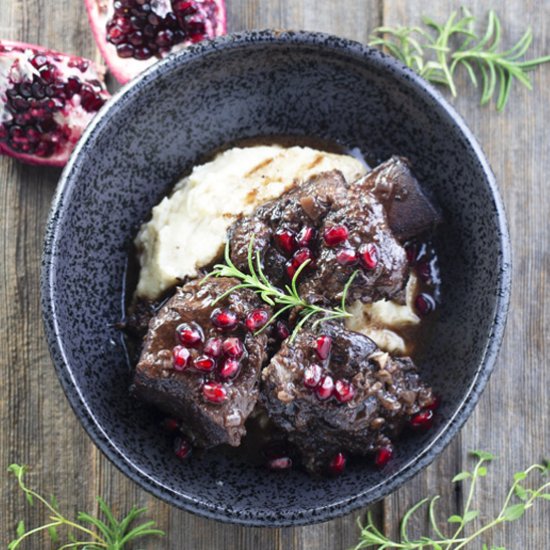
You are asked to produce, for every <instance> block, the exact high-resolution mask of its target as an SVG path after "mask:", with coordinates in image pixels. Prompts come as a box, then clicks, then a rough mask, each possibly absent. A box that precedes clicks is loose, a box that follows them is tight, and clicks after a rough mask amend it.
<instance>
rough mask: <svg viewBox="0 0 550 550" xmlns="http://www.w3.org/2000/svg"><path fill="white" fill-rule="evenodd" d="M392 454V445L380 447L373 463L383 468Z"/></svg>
mask: <svg viewBox="0 0 550 550" xmlns="http://www.w3.org/2000/svg"><path fill="white" fill-rule="evenodd" d="M392 456H393V449H392V447H388V446H386V447H380V449H378V451H377V452H376V455H375V457H374V464H375V465H376V466H378V468H383V467H384V466H385V465H386V464H387V463H388V462H389V461H390V460H391V458H392Z"/></svg>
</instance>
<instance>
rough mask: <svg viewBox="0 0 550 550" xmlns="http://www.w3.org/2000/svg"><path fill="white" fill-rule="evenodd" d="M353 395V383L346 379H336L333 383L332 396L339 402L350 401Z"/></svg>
mask: <svg viewBox="0 0 550 550" xmlns="http://www.w3.org/2000/svg"><path fill="white" fill-rule="evenodd" d="M354 395H355V388H354V387H353V384H351V383H350V382H348V381H347V380H336V383H335V384H334V397H336V399H337V400H338V401H339V402H340V403H347V402H348V401H351V400H352V399H353V396H354Z"/></svg>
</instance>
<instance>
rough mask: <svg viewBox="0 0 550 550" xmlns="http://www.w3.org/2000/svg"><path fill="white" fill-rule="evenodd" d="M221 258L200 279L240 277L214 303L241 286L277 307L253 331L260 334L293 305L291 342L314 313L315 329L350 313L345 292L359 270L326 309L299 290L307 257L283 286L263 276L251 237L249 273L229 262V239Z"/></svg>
mask: <svg viewBox="0 0 550 550" xmlns="http://www.w3.org/2000/svg"><path fill="white" fill-rule="evenodd" d="M224 261H225V264H216V265H215V266H214V268H213V269H212V271H211V272H210V273H209V274H208V275H207V276H206V277H205V278H204V279H203V281H204V280H206V279H208V278H209V277H212V276H213V277H233V278H235V279H239V280H240V281H242V282H241V283H239V284H237V285H234V286H233V287H231V288H230V289H229V290H227V291H226V292H224V293H223V294H221V295H220V296H218V297H217V298H216V299H215V300H213V301H212V305H213V306H214V305H216V304H217V303H218V302H220V301H221V300H223V299H224V298H226V297H227V296H229V295H230V294H231V293H232V292H234V291H235V290H238V289H240V288H248V289H250V290H252V291H254V292H255V293H256V294H257V295H258V296H259V297H260V298H261V299H262V300H263V301H264V302H265V303H266V304H268V305H270V306H271V307H273V308H275V309H277V311H276V312H275V313H274V314H273V315H272V316H271V318H270V319H269V321H268V322H267V323H266V324H265V325H264V326H263V327H262V328H261V329H260V330H258V331H257V332H256V333H255V334H259V333H261V332H262V331H264V330H265V329H266V328H267V327H268V326H269V325H270V324H271V323H273V322H274V321H275V320H276V319H277V318H278V317H280V316H281V315H283V314H284V313H285V312H288V311H290V310H291V309H294V308H296V311H297V312H298V315H299V321H298V322H297V323H296V325H295V327H294V330H293V332H292V335H291V337H290V342H293V341H294V338H295V337H296V335H297V334H298V332H299V331H300V330H301V329H302V327H303V326H304V325H305V323H306V322H307V321H308V320H310V319H311V318H312V317H314V316H316V315H317V316H320V317H319V319H316V320H315V322H314V323H313V327H314V328H315V327H316V326H317V325H318V324H319V323H322V322H324V321H330V320H333V319H342V318H345V317H351V313H349V312H348V311H347V309H346V298H347V295H348V291H349V287H350V286H351V284H352V283H353V280H354V279H355V277H356V275H357V273H358V272H357V271H355V272H354V273H352V275H351V276H350V278H349V279H348V281H347V282H346V284H345V286H344V288H343V291H342V299H341V302H340V306H338V307H336V308H334V309H329V308H325V307H321V306H319V305H317V304H310V303H309V302H307V301H306V300H304V299H303V298H302V297H301V296H300V294H299V293H298V279H299V277H300V274H301V273H302V272H303V271H304V269H305V268H306V267H307V266H308V264H309V263H310V260H307V261H305V262H304V263H303V264H301V265H300V267H299V268H298V269H297V270H296V273H295V274H294V276H293V277H292V280H291V282H290V285H285V287H284V289H281V288H278V287H276V286H274V285H273V284H272V283H271V282H270V281H269V279H268V278H267V277H266V275H265V273H264V270H263V268H262V262H261V259H260V252H259V251H258V250H256V254H254V238H252V239H250V242H249V243H248V254H247V261H248V273H245V272H243V271H241V270H240V269H239V268H238V267H237V266H236V265H235V264H234V263H233V262H232V261H231V254H230V247H229V242H227V243H226V246H225V252H224Z"/></svg>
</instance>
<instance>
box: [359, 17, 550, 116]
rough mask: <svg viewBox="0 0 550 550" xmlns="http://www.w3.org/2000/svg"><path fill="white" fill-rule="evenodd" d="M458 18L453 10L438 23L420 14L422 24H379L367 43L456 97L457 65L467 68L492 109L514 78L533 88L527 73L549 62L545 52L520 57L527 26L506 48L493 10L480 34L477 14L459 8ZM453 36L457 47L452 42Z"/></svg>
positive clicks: (526, 45)
mask: <svg viewBox="0 0 550 550" xmlns="http://www.w3.org/2000/svg"><path fill="white" fill-rule="evenodd" d="M461 15H462V17H460V16H459V14H458V12H456V11H453V12H452V13H451V15H450V16H449V18H448V19H447V21H446V22H445V23H443V24H440V23H437V22H436V21H434V20H433V19H431V18H428V17H425V18H423V22H424V24H425V25H426V27H427V29H424V28H421V27H403V26H401V27H378V28H376V29H375V30H374V31H373V33H372V35H371V37H370V42H369V44H370V45H371V46H382V47H384V48H386V50H387V51H388V52H389V53H390V54H391V55H393V56H394V57H396V58H397V59H399V60H400V61H402V62H403V63H404V64H405V65H407V66H408V67H411V68H412V69H413V70H414V71H416V72H417V73H418V74H420V76H422V77H424V78H425V79H426V80H429V81H430V82H433V83H435V84H441V85H443V86H447V87H448V88H449V89H450V91H451V94H452V95H453V96H455V97H456V95H457V87H456V82H455V76H456V72H457V69H459V68H460V67H462V68H463V69H465V70H466V72H467V74H468V76H469V77H470V80H471V81H472V84H473V85H474V86H476V87H477V86H478V83H479V80H481V89H482V92H481V100H480V103H481V105H485V104H486V103H488V102H489V101H490V100H491V98H493V97H495V95H496V96H497V99H496V108H497V110H498V111H502V109H504V107H505V105H506V103H507V101H508V98H509V96H510V89H511V86H512V83H513V82H514V81H518V82H520V83H521V84H523V85H524V86H526V87H527V88H528V89H530V90H531V89H532V84H531V80H530V78H529V76H528V74H527V73H528V71H531V70H533V69H534V68H536V67H537V66H538V65H541V64H542V63H547V62H549V61H550V55H546V56H543V57H538V58H536V59H530V60H524V59H523V57H524V55H525V54H526V52H527V50H528V49H529V46H530V45H531V42H532V41H533V33H532V31H531V29H527V31H526V32H525V34H524V35H523V36H522V37H521V38H520V39H519V41H518V42H517V43H516V44H515V45H514V46H512V47H511V48H510V49H507V50H504V51H502V50H499V46H500V42H501V23H500V20H499V18H498V16H497V15H496V13H495V12H494V11H493V10H491V11H490V12H489V15H488V21H487V28H486V30H485V33H484V34H483V36H482V37H481V38H480V37H479V36H478V35H477V34H476V32H475V24H476V18H475V17H474V16H473V15H472V13H471V12H470V11H469V10H468V9H466V8H462V14H461ZM457 40H458V42H459V45H458V46H455V42H456V41H457Z"/></svg>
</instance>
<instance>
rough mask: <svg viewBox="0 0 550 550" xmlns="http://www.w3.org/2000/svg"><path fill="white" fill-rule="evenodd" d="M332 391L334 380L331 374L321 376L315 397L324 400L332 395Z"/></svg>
mask: <svg viewBox="0 0 550 550" xmlns="http://www.w3.org/2000/svg"><path fill="white" fill-rule="evenodd" d="M333 391H334V381H333V380H332V376H329V375H327V376H323V377H322V378H321V381H320V382H319V385H318V386H317V388H316V393H317V397H318V398H319V399H321V401H324V400H325V399H328V398H329V397H330V396H331V395H332V392H333Z"/></svg>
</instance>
